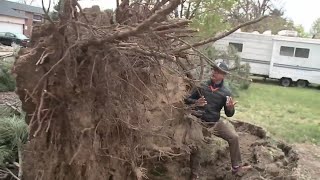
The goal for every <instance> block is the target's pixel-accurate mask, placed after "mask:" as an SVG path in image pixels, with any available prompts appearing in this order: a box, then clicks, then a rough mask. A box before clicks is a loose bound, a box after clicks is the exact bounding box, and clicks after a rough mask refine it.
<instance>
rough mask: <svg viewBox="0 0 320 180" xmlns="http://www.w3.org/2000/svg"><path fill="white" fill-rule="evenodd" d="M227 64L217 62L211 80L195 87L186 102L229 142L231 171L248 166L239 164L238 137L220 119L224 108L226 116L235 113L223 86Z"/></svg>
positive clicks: (237, 170) (232, 102) (230, 98)
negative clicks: (194, 107)
mask: <svg viewBox="0 0 320 180" xmlns="http://www.w3.org/2000/svg"><path fill="white" fill-rule="evenodd" d="M228 73H229V72H228V66H227V65H226V64H225V63H224V62H220V63H218V64H217V65H216V66H214V67H213V68H212V76H211V80H209V81H208V82H207V83H205V84H203V85H202V86H201V87H200V88H197V89H196V90H195V91H194V92H193V93H192V94H191V96H190V97H189V98H187V99H186V104H195V105H196V113H195V114H194V115H195V116H197V117H198V118H200V119H201V120H202V121H204V122H205V123H206V124H208V125H209V126H210V125H211V126H213V127H214V130H213V131H214V133H215V135H216V136H218V137H220V138H222V139H224V140H226V141H227V142H228V144H229V149H230V157H231V165H232V172H233V173H237V172H239V171H243V170H247V169H249V168H251V167H250V166H242V165H241V163H242V162H241V154H240V147H239V139H238V135H237V134H236V132H235V131H234V130H233V129H232V127H230V125H227V124H226V123H225V122H223V120H221V119H220V111H221V110H222V108H224V112H225V114H226V116H227V117H232V116H233V115H234V113H235V104H236V102H234V101H233V99H232V97H231V93H230V91H229V90H228V89H227V88H226V87H225V86H224V84H223V83H224V78H225V76H226V74H228Z"/></svg>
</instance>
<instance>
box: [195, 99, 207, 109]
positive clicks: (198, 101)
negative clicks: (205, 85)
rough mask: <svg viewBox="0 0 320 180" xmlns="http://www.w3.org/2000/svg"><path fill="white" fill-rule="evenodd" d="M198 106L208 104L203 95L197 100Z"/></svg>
mask: <svg viewBox="0 0 320 180" xmlns="http://www.w3.org/2000/svg"><path fill="white" fill-rule="evenodd" d="M195 104H196V106H200V107H203V106H205V105H206V104H207V101H206V99H205V98H204V96H201V98H199V99H198V100H197V101H196V103H195Z"/></svg>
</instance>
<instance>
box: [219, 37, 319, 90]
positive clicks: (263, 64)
mask: <svg viewBox="0 0 320 180" xmlns="http://www.w3.org/2000/svg"><path fill="white" fill-rule="evenodd" d="M213 46H214V47H215V48H216V49H218V50H227V48H228V47H229V46H233V47H234V48H235V49H236V50H237V51H238V53H239V56H240V57H241V59H242V62H243V63H249V65H250V73H251V74H253V75H257V76H263V77H266V78H272V79H279V80H280V82H281V85H283V86H290V85H291V84H292V83H293V82H296V84H297V86H299V87H305V86H307V85H308V84H310V83H312V84H320V40H317V39H306V38H298V37H288V36H280V35H267V34H256V33H245V32H235V33H233V34H231V35H229V36H227V37H225V38H223V39H220V40H218V41H216V42H215V43H214V44H213Z"/></svg>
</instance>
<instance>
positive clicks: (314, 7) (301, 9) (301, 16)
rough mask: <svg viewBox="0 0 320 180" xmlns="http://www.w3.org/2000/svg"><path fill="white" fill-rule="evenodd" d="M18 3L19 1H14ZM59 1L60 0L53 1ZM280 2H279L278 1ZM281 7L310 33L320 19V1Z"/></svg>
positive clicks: (110, 4) (289, 0) (97, 0)
mask: <svg viewBox="0 0 320 180" xmlns="http://www.w3.org/2000/svg"><path fill="white" fill-rule="evenodd" d="M13 1H17V0H13ZM35 1H37V2H35V4H38V5H41V0H35ZM44 1H46V2H48V1H49V0H44ZM52 1H58V0H52ZM277 1H279V0H277ZM280 1H281V3H280V6H281V7H283V9H284V10H285V16H286V17H287V18H290V19H292V20H293V21H294V22H295V24H302V25H303V27H304V28H305V30H306V31H309V29H310V27H311V26H312V23H313V21H315V20H316V19H317V18H318V17H320V9H319V8H320V0H280ZM79 2H80V5H81V6H82V7H91V6H92V5H99V6H100V8H101V9H107V8H110V9H113V8H115V6H116V0H80V1H79Z"/></svg>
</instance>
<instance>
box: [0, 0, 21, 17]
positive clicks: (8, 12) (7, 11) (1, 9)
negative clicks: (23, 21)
mask: <svg viewBox="0 0 320 180" xmlns="http://www.w3.org/2000/svg"><path fill="white" fill-rule="evenodd" d="M0 4H1V0H0ZM0 15H5V16H11V17H17V18H26V16H25V15H24V14H21V13H19V12H17V11H15V10H13V9H11V8H8V7H7V6H2V5H0Z"/></svg>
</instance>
